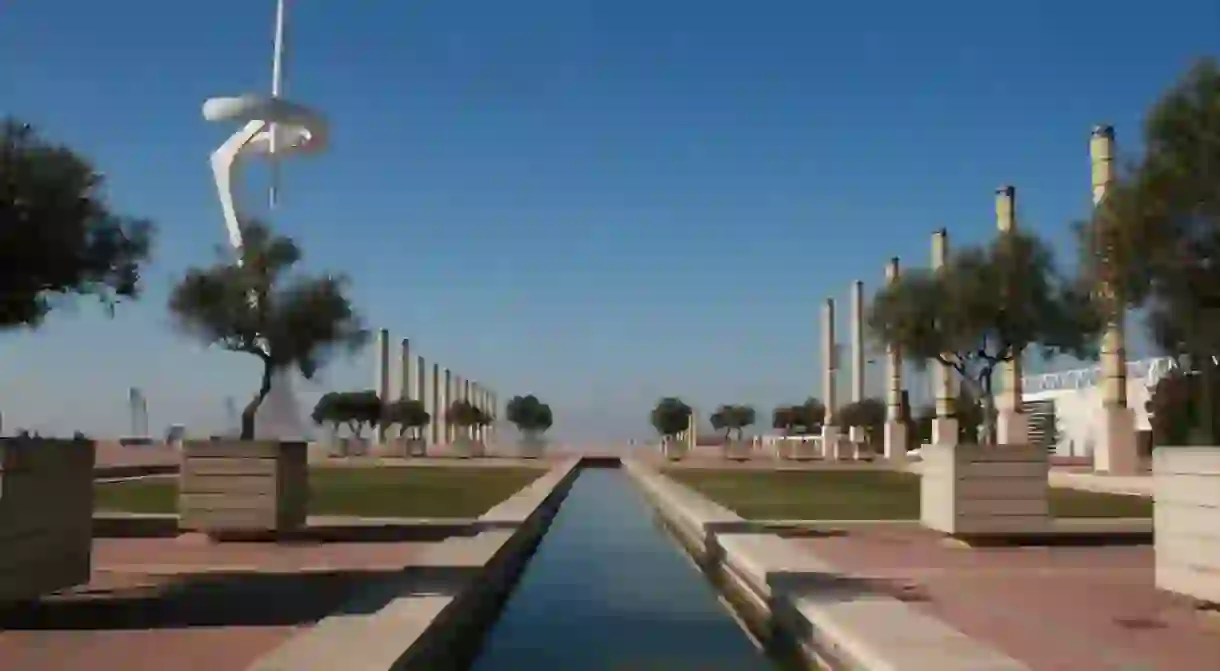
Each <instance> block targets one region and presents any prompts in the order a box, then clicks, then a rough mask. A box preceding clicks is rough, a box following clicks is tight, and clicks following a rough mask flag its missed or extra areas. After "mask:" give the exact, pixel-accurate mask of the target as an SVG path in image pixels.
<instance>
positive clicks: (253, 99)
mask: <svg viewBox="0 0 1220 671" xmlns="http://www.w3.org/2000/svg"><path fill="white" fill-rule="evenodd" d="M283 58H284V0H277V3H276V12H275V52H274V56H273V60H272V67H271V95H270V96H269V97H268V96H260V95H255V94H246V95H240V96H234V97H223V98H211V99H209V100H208V101H206V102H205V103H204V104H203V118H204V119H207V120H208V121H213V122H216V121H226V122H233V121H236V122H240V123H241V124H242V128H241V130H238V131H237V132H236V133H234V134H233V135H232V136H231V137H230V138H229V139H228V140H226V141H225V142H224V144H222V145H220V147H219V148H217V149H216V151H214V152H212V173H213V175H214V177H215V179H216V190H217V192H218V195H219V197H220V207H221V210H222V212H223V214H224V219H225V226H226V228H228V232H229V243H230V244H231V245H233V248H234V249H235V250H237V251H238V253H239V256H238V259H239V260H240V258H241V256H240V251H241V248H242V231H241V221H242V219H243V214H242V212H241V211H240V210H239V208H238V205H237V198H236V197H235V193H234V190H235V187H236V181H237V177H238V170H239V167H240V164H241V161H242V159H243V158H245V157H247V156H251V155H253V156H265V157H266V158H267V159H268V160H270V161H271V170H272V183H271V194H270V195H271V207H275V204H276V198H277V191H278V187H279V161H280V159H281V158H283V157H285V156H288V155H290V154H293V153H297V152H316V151H320V150H322V149H323V148H325V146H326V139H327V124H326V121H325V119H323V118H322V115H320V114H318V113H317V112H315V111H313V110H311V109H309V108H308V107H305V106H303V105H300V104H297V103H293V102H289V101H287V100H284V99H283V98H281V97H280V91H281V88H282V84H283ZM291 376H292V371H291V370H285V371H282V372H281V373H280V374H278V375H276V377H275V379H274V380H273V381H272V385H271V393H270V394H268V396H267V398H266V399H264V400H263V403H262V405H261V406H260V407H259V411H258V414H257V415H256V416H255V423H254V426H255V438H258V439H278V440H300V439H302V438H304V436H305V425H304V423H303V422H302V421H301V413H300V407H299V406H298V405H297V402H296V397H295V395H294V394H293V393H292V382H291V380H292V377H291Z"/></svg>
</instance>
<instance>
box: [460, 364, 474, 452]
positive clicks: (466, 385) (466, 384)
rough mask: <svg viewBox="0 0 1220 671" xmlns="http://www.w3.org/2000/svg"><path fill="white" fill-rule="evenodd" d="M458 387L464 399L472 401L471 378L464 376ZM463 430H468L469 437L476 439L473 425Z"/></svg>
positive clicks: (467, 435)
mask: <svg viewBox="0 0 1220 671" xmlns="http://www.w3.org/2000/svg"><path fill="white" fill-rule="evenodd" d="M458 388H459V389H460V390H461V391H460V392H459V393H460V394H461V395H462V400H463V401H465V402H467V403H471V402H472V400H471V398H470V380H467V379H465V378H463V379H462V383H461V385H459V387H458ZM463 430H464V431H465V432H466V437H467V438H469V439H471V440H474V437H475V428H474V427H473V426H468V427H466V428H465V429H463Z"/></svg>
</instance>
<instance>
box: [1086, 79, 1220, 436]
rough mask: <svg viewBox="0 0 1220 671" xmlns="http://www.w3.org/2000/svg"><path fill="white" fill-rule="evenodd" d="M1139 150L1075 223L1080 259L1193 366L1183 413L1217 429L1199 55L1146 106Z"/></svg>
mask: <svg viewBox="0 0 1220 671" xmlns="http://www.w3.org/2000/svg"><path fill="white" fill-rule="evenodd" d="M1142 139H1143V147H1144V153H1143V155H1142V156H1141V157H1139V158H1138V159H1137V160H1135V161H1132V162H1131V163H1130V164H1129V166H1128V169H1127V170H1125V171H1124V173H1123V174H1122V175H1120V176H1119V177H1118V179H1117V180H1116V181H1115V183H1114V184H1112V185H1111V186H1110V188H1109V189H1108V190H1107V191H1106V194H1105V198H1104V199H1103V200H1102V202H1101V204H1100V206H1099V207H1097V208H1096V209H1095V211H1094V213H1093V217H1092V219H1091V220H1090V221H1089V222H1088V223H1087V224H1086V225H1085V226H1083V227H1081V229H1080V232H1081V239H1082V243H1083V244H1082V245H1081V247H1082V250H1083V252H1084V253H1083V258H1082V266H1083V267H1084V268H1086V269H1087V270H1088V271H1089V272H1090V274H1091V277H1092V279H1094V280H1095V281H1098V282H1101V283H1104V284H1103V286H1105V287H1106V288H1107V289H1108V292H1107V298H1109V299H1110V300H1112V301H1113V303H1107V307H1109V308H1112V309H1113V308H1116V307H1118V306H1122V305H1128V306H1137V307H1144V308H1146V310H1147V318H1148V326H1149V330H1150V332H1151V335H1152V338H1153V340H1154V341H1155V342H1156V344H1157V345H1158V346H1159V347H1160V348H1161V349H1162V350H1163V351H1164V352H1166V353H1168V354H1170V355H1174V356H1178V357H1179V358H1180V359H1181V363H1183V364H1184V365H1186V366H1187V367H1188V368H1189V369H1191V370H1196V371H1198V372H1199V373H1200V374H1201V375H1202V376H1203V377H1204V378H1206V379H1207V381H1205V382H1200V383H1199V384H1198V385H1196V386H1194V387H1192V394H1198V396H1197V397H1195V396H1192V397H1191V399H1190V402H1191V403H1196V404H1198V405H1199V407H1198V409H1197V410H1198V412H1194V413H1192V414H1191V415H1190V416H1189V418H1190V419H1189V421H1192V422H1197V423H1198V424H1199V425H1201V426H1202V428H1204V429H1206V430H1207V431H1206V433H1207V435H1204V436H1200V439H1202V440H1205V441H1206V442H1209V443H1212V444H1214V441H1215V440H1216V436H1217V435H1218V433H1217V432H1216V431H1215V430H1214V429H1213V428H1210V427H1212V426H1213V424H1214V423H1215V420H1214V419H1211V418H1213V417H1214V416H1215V415H1216V414H1218V413H1217V408H1216V407H1215V406H1216V404H1217V403H1218V402H1220V398H1218V397H1217V396H1216V395H1215V394H1214V391H1213V390H1214V389H1215V387H1216V385H1215V383H1214V382H1211V380H1212V379H1213V378H1217V377H1220V373H1218V372H1217V371H1216V361H1215V359H1214V358H1213V357H1215V356H1216V355H1217V354H1218V353H1220V66H1217V63H1216V61H1215V60H1214V59H1204V60H1201V61H1199V62H1198V63H1196V64H1195V65H1194V66H1193V67H1191V68H1190V69H1189V70H1188V71H1187V72H1186V73H1185V74H1184V75H1183V76H1182V77H1181V78H1180V79H1179V80H1178V81H1177V82H1176V83H1175V84H1174V85H1173V86H1172V87H1171V88H1170V89H1169V90H1168V91H1167V92H1166V93H1165V94H1164V95H1163V96H1162V97H1161V98H1160V100H1159V101H1158V102H1157V103H1156V104H1155V105H1154V106H1153V108H1152V110H1151V112H1150V113H1149V115H1148V117H1147V120H1146V122H1145V125H1144V129H1143V138H1142Z"/></svg>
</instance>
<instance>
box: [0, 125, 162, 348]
mask: <svg viewBox="0 0 1220 671" xmlns="http://www.w3.org/2000/svg"><path fill="white" fill-rule="evenodd" d="M152 230H153V227H152V223H151V222H149V221H148V220H145V219H134V218H130V217H125V216H122V215H119V214H117V213H115V212H114V211H113V210H112V209H111V207H110V204H109V203H108V202H107V199H106V193H105V178H104V177H103V176H102V174H101V173H100V172H98V171H97V170H96V169H94V167H93V166H92V165H91V164H90V163H89V161H87V160H86V159H85V158H83V157H82V156H80V155H79V154H77V153H76V152H74V151H73V150H72V149H70V148H68V147H66V146H63V145H60V144H57V143H54V142H51V141H49V140H47V139H45V138H43V137H42V136H40V135H39V134H38V132H37V131H36V130H35V129H34V128H33V127H31V126H30V125H29V124H26V123H22V122H20V121H17V120H15V119H5V120H3V121H0V330H4V329H14V328H20V327H29V328H36V327H38V326H39V325H41V324H42V321H43V319H44V318H45V317H46V316H47V314H48V313H49V312H50V311H51V309H52V307H53V306H54V305H55V304H56V299H57V298H62V297H69V296H93V297H96V298H98V299H99V300H101V301H102V303H103V304H104V305H105V306H106V308H107V310H108V311H113V308H114V306H115V305H116V304H117V303H118V302H119V301H121V300H122V299H127V298H136V297H138V295H139V293H140V267H141V266H142V265H143V264H144V263H146V262H147V261H148V258H149V251H150V248H151V246H152Z"/></svg>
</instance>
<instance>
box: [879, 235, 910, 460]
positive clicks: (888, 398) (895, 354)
mask: <svg viewBox="0 0 1220 671" xmlns="http://www.w3.org/2000/svg"><path fill="white" fill-rule="evenodd" d="M899 272H900V270H899V266H898V257H897V256H895V257H894V258H892V259H890V262H889V264H888V265H886V267H885V283H886V285H890V284H893V283H894V282H897V281H898V275H899ZM885 379H886V384H885V435H884V440H885V458H886V459H905V458H906V456H907V424H906V422H904V421H903V417H902V352H901V351H900V350H899V349H898V348H897V347H894V346H893V345H886V346H885Z"/></svg>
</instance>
